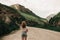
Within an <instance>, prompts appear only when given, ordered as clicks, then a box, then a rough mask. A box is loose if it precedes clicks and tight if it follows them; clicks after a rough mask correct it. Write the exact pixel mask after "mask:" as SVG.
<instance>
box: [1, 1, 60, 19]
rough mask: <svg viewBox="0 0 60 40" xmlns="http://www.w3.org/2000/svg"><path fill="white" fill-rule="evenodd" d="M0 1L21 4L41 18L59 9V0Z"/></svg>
mask: <svg viewBox="0 0 60 40" xmlns="http://www.w3.org/2000/svg"><path fill="white" fill-rule="evenodd" d="M0 3H2V4H5V5H8V6H10V5H12V4H21V5H23V6H25V7H26V8H29V9H30V10H32V11H33V12H34V13H35V14H36V15H38V16H40V17H43V18H46V17H47V16H48V15H50V14H56V13H57V12H59V11H60V0H0Z"/></svg>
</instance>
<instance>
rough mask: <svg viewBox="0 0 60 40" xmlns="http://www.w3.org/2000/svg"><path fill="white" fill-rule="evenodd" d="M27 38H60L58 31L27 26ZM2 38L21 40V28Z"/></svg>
mask: <svg viewBox="0 0 60 40" xmlns="http://www.w3.org/2000/svg"><path fill="white" fill-rule="evenodd" d="M28 30H29V32H28V40H60V32H55V31H51V30H46V29H41V28H34V27H28ZM2 40H21V30H18V31H16V32H15V33H13V34H10V35H8V36H5V37H3V39H2Z"/></svg>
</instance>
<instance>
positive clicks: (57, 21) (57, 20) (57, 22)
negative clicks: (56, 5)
mask: <svg viewBox="0 0 60 40" xmlns="http://www.w3.org/2000/svg"><path fill="white" fill-rule="evenodd" d="M49 23H50V24H51V25H54V26H57V27H60V12H59V13H58V14H57V15H55V16H54V17H53V18H51V19H50V21H49Z"/></svg>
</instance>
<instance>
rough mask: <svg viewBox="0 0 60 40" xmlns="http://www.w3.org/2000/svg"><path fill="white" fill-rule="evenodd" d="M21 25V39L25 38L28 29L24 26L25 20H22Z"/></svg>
mask: <svg viewBox="0 0 60 40" xmlns="http://www.w3.org/2000/svg"><path fill="white" fill-rule="evenodd" d="M21 27H22V40H27V32H28V29H27V28H26V21H22V23H21Z"/></svg>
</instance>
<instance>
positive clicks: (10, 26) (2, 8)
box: [0, 3, 24, 36]
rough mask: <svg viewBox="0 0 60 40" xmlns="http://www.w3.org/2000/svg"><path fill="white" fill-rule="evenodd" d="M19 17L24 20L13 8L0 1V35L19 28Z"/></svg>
mask: <svg viewBox="0 0 60 40" xmlns="http://www.w3.org/2000/svg"><path fill="white" fill-rule="evenodd" d="M21 18H22V19H21ZM20 19H21V20H24V18H23V17H22V16H21V15H20V14H19V13H18V12H17V11H16V10H15V9H13V8H11V7H9V6H6V5H3V4H1V3H0V36H4V35H6V34H8V33H10V32H12V31H14V30H17V29H19V26H18V24H19V23H18V22H20ZM16 23H18V24H16Z"/></svg>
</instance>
